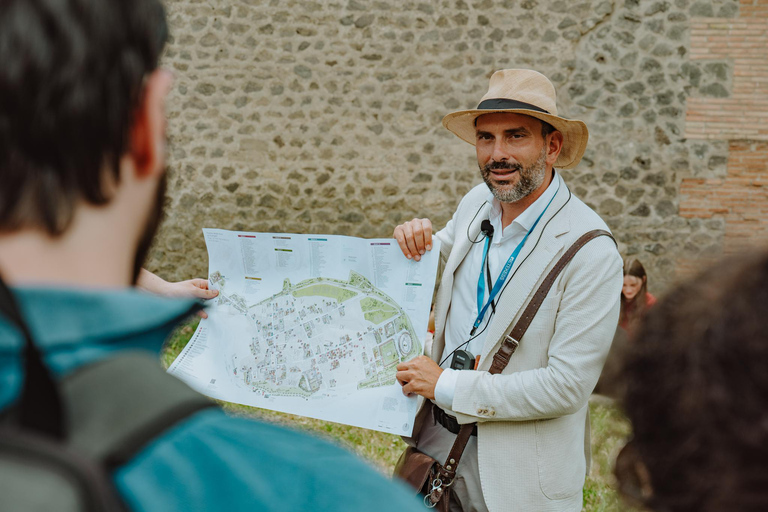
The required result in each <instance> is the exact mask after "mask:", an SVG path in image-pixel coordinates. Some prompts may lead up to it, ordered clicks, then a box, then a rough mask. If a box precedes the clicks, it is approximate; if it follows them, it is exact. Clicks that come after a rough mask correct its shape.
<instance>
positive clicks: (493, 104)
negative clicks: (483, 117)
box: [477, 98, 549, 114]
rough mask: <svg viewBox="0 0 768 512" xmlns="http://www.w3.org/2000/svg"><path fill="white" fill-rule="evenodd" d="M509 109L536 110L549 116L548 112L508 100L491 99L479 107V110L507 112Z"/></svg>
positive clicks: (527, 104)
mask: <svg viewBox="0 0 768 512" xmlns="http://www.w3.org/2000/svg"><path fill="white" fill-rule="evenodd" d="M507 109H525V110H535V111H537V112H543V113H545V114H549V112H547V111H546V110H544V109H543V108H541V107H537V106H536V105H531V104H530V103H525V102H524V101H517V100H510V99H507V98H491V99H489V100H483V101H481V102H480V104H479V105H478V106H477V110H507Z"/></svg>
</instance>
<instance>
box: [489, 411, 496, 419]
mask: <svg viewBox="0 0 768 512" xmlns="http://www.w3.org/2000/svg"><path fill="white" fill-rule="evenodd" d="M488 416H490V417H491V418H493V417H494V416H496V411H494V410H491V411H490V412H489V413H488Z"/></svg>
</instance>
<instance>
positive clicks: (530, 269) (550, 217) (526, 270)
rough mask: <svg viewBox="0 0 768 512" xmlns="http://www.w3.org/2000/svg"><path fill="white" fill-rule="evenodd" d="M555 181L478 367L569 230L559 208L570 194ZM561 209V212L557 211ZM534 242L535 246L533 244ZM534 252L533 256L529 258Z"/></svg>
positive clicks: (498, 308)
mask: <svg viewBox="0 0 768 512" xmlns="http://www.w3.org/2000/svg"><path fill="white" fill-rule="evenodd" d="M557 179H559V180H560V189H559V190H558V191H557V195H555V198H554V200H553V201H552V204H550V205H549V208H548V209H547V212H546V213H545V214H544V217H542V219H541V221H540V222H539V225H538V226H536V229H535V230H534V232H533V233H531V236H530V238H529V239H528V242H526V244H525V246H524V247H523V249H522V251H520V255H519V256H518V257H517V261H515V265H514V266H513V267H512V273H511V274H510V277H509V278H508V279H510V281H509V284H508V286H507V287H506V288H505V289H504V291H503V293H502V294H501V297H500V298H499V302H498V305H497V306H496V314H495V315H494V319H493V321H492V322H491V325H489V326H488V334H487V335H486V338H485V344H484V345H483V350H482V352H481V354H480V361H481V364H482V363H483V362H485V360H486V358H487V357H488V356H489V354H490V353H491V351H492V350H494V349H495V347H496V346H497V345H498V343H499V342H500V341H501V337H502V336H503V335H504V334H505V332H506V331H507V330H508V329H509V327H510V326H511V325H512V322H513V320H514V321H517V317H518V316H519V315H520V314H521V313H522V309H523V308H524V307H525V306H527V304H528V298H529V297H530V296H532V294H533V292H534V287H535V286H536V285H537V284H538V283H539V281H541V280H542V279H543V278H544V273H545V272H546V271H547V269H548V268H549V266H550V264H551V263H552V260H553V259H554V258H555V256H557V255H558V254H559V253H560V252H561V250H562V248H563V242H562V239H561V238H560V236H561V235H562V234H564V233H567V232H568V231H569V230H570V219H569V216H568V214H567V211H565V210H566V208H563V206H564V205H565V203H566V202H567V201H568V198H569V197H570V192H569V190H568V188H567V186H566V185H565V182H564V181H563V180H562V178H561V177H560V175H559V174H558V175H557ZM561 209H563V211H560V210H561ZM558 212H559V213H558ZM548 221H549V222H548ZM537 240H538V243H536V241H537ZM534 248H535V249H534ZM534 250H535V253H534V254H532V252H534Z"/></svg>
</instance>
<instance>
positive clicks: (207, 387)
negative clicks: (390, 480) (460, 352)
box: [169, 229, 439, 435]
mask: <svg viewBox="0 0 768 512" xmlns="http://www.w3.org/2000/svg"><path fill="white" fill-rule="evenodd" d="M203 231H204V235H205V239H206V245H207V247H208V255H209V286H210V287H211V288H214V289H217V290H219V296H218V297H217V298H216V299H213V301H211V302H212V303H213V304H211V305H210V307H209V308H208V310H207V311H208V319H206V320H202V321H201V322H200V324H199V326H198V328H197V330H196V332H195V334H194V335H193V336H192V339H191V340H190V342H189V344H188V345H187V346H186V347H185V349H184V350H183V351H182V352H181V354H180V355H179V356H178V358H177V359H176V361H175V362H174V363H173V364H172V365H171V367H170V368H169V372H170V373H171V374H173V375H176V376H177V377H179V378H181V379H182V380H184V381H186V382H187V383H188V384H190V385H191V386H192V387H194V388H195V389H198V390H199V391H201V392H203V393H205V394H207V395H209V396H211V397H214V398H217V399H221V400H226V401H230V402H236V403H241V404H245V405H252V406H256V407H262V408H266V409H271V410H277V411H282V412H288V413H292V414H299V415H303V416H308V417H313V418H318V419H323V420H328V421H335V422H338V423H344V424H349V425H354V426H359V427H363V428H369V429H373V430H380V431H384V432H390V433H393V434H400V435H410V433H411V430H412V428H413V419H414V416H415V413H416V406H417V401H416V398H415V397H405V396H404V395H403V394H402V391H401V387H400V385H399V384H398V383H397V382H396V380H395V374H396V371H397V370H396V366H397V365H398V364H399V363H400V362H402V361H408V360H410V359H412V358H414V357H416V356H418V355H420V354H422V353H423V340H424V338H425V336H426V333H427V322H428V316H429V309H430V304H431V300H432V292H433V289H434V284H435V274H436V270H437V261H438V255H439V246H436V247H435V248H434V249H433V250H432V251H431V252H430V253H427V254H426V255H425V257H424V258H422V261H420V262H414V261H410V260H408V259H406V258H405V257H404V256H403V255H402V253H401V251H400V248H399V246H398V244H397V242H396V241H395V240H393V239H375V240H371V239H359V238H351V237H344V236H332V235H295V234H272V233H244V232H232V231H224V230H214V229H205V230H203ZM436 245H437V244H436Z"/></svg>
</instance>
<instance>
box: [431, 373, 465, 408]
mask: <svg viewBox="0 0 768 512" xmlns="http://www.w3.org/2000/svg"><path fill="white" fill-rule="evenodd" d="M458 377H459V372H458V370H452V369H450V368H446V369H444V370H443V372H442V373H441V374H440V377H439V378H438V379H437V383H436V384H435V403H437V405H439V406H440V407H441V408H443V409H450V410H453V395H454V394H455V392H456V381H457V380H458Z"/></svg>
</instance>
